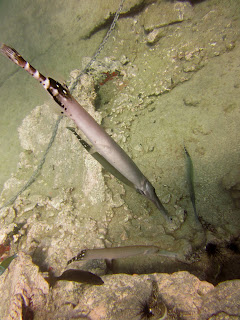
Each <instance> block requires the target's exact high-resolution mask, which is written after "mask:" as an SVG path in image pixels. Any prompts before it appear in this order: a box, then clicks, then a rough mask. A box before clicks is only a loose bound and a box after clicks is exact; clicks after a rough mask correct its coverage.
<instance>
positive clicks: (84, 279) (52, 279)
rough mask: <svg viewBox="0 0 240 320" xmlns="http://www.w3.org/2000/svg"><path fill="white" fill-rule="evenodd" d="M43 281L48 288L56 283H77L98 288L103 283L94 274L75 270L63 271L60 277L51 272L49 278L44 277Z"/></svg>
mask: <svg viewBox="0 0 240 320" xmlns="http://www.w3.org/2000/svg"><path fill="white" fill-rule="evenodd" d="M45 280H46V281H47V282H48V283H49V285H50V287H53V286H54V285H55V283H56V282H57V281H63V280H65V281H73V282H79V283H86V284H92V285H96V286H100V285H102V284H104V281H103V280H102V279H101V278H100V277H99V276H97V275H96V274H94V273H92V272H89V271H84V270H76V269H68V270H65V271H64V272H63V273H62V274H61V275H60V276H58V277H56V276H54V274H53V273H52V272H50V273H49V277H46V278H45Z"/></svg>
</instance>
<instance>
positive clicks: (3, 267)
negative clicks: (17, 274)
mask: <svg viewBox="0 0 240 320" xmlns="http://www.w3.org/2000/svg"><path fill="white" fill-rule="evenodd" d="M16 257H17V254H16V253H14V255H12V256H11V257H8V258H6V259H5V260H3V262H2V263H1V264H0V275H2V274H3V272H4V271H6V269H7V268H8V267H9V265H10V263H11V262H12V261H13V259H15V258H16Z"/></svg>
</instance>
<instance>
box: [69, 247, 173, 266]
mask: <svg viewBox="0 0 240 320" xmlns="http://www.w3.org/2000/svg"><path fill="white" fill-rule="evenodd" d="M146 254H158V255H160V256H163V257H168V258H174V259H175V258H179V255H178V254H177V253H175V252H169V251H165V250H161V248H160V247H157V246H152V245H150V246H144V245H136V246H125V247H112V248H96V249H84V250H82V251H80V252H79V253H78V255H77V256H75V257H73V258H72V259H70V260H68V262H67V264H70V263H72V262H74V261H81V260H93V259H106V260H114V259H120V258H127V257H132V256H136V255H146Z"/></svg>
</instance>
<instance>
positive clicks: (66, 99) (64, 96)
mask: <svg viewBox="0 0 240 320" xmlns="http://www.w3.org/2000/svg"><path fill="white" fill-rule="evenodd" d="M1 52H2V53H3V54H4V55H5V56H7V58H9V59H10V60H11V61H13V62H14V63H15V64H17V65H18V66H20V67H22V68H23V69H25V70H26V71H27V72H28V73H30V74H31V75H32V76H33V77H34V78H35V79H36V80H38V81H39V82H40V83H41V84H42V85H43V87H44V89H45V90H47V91H48V92H49V93H50V94H51V96H52V97H53V99H54V100H55V101H56V102H57V103H58V104H59V106H60V107H61V108H62V114H65V115H67V116H68V117H69V118H71V119H72V120H73V121H74V122H75V123H76V125H77V126H78V128H79V129H80V130H81V131H82V132H83V133H84V134H85V135H86V137H87V138H88V139H89V141H90V142H91V143H92V145H93V146H94V148H95V149H96V151H97V152H98V153H99V154H100V155H101V156H102V157H104V158H105V159H106V160H107V161H108V162H109V163H110V164H111V165H112V166H113V167H114V168H116V170H118V171H119V172H120V173H121V174H122V175H123V176H124V177H126V179H128V180H129V181H130V182H131V183H132V184H133V185H134V187H135V188H136V190H137V191H138V192H139V193H141V194H143V195H144V196H146V197H147V198H148V199H150V200H151V201H152V202H153V203H154V204H155V205H156V206H157V208H158V209H159V210H160V211H161V212H162V213H163V215H164V217H165V218H166V220H167V221H171V218H169V216H168V212H167V210H166V209H165V208H164V206H163V205H162V203H161V201H160V200H159V198H158V197H157V195H156V192H155V189H154V187H153V186H152V184H151V183H150V182H149V181H148V179H147V178H146V177H145V176H144V175H143V174H142V172H141V171H140V170H139V168H138V167H137V166H136V164H135V163H134V162H133V161H132V159H131V158H130V157H129V156H128V155H127V154H126V152H125V151H124V150H123V149H122V148H121V147H120V146H119V145H118V144H117V143H116V142H115V141H114V140H113V139H112V138H111V137H110V136H109V135H108V134H107V133H106V131H105V130H104V129H103V128H102V127H101V126H100V125H99V124H98V123H97V122H96V121H95V120H94V119H93V117H92V116H91V115H90V114H89V113H88V112H87V111H86V110H85V109H84V108H83V107H82V106H81V105H80V104H79V103H78V102H77V101H76V100H75V99H74V98H73V96H72V95H71V94H70V92H69V90H68V88H67V87H65V86H63V85H61V84H60V83H59V82H57V81H55V80H54V79H52V78H47V77H45V76H44V75H42V74H41V73H40V72H39V71H37V70H36V69H35V68H34V67H32V66H31V65H30V64H29V63H28V62H27V61H25V60H24V59H23V57H22V56H21V55H20V54H19V53H18V52H17V51H16V50H15V49H12V48H10V47H8V46H7V45H5V44H2V46H1Z"/></svg>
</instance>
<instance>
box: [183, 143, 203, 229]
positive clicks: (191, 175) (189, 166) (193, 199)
mask: <svg viewBox="0 0 240 320" xmlns="http://www.w3.org/2000/svg"><path fill="white" fill-rule="evenodd" d="M184 151H185V154H186V168H187V183H188V190H189V194H190V199H191V202H192V206H193V211H194V216H195V221H196V223H197V224H199V225H201V224H200V221H199V219H198V214H197V208H196V197H195V189H194V171H193V163H192V159H191V157H190V154H189V153H188V151H187V148H186V147H185V146H184Z"/></svg>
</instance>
